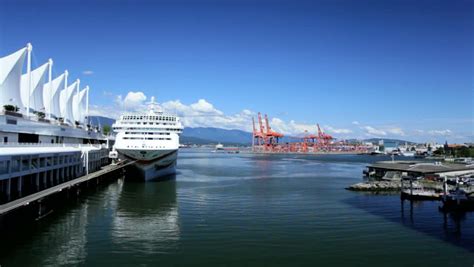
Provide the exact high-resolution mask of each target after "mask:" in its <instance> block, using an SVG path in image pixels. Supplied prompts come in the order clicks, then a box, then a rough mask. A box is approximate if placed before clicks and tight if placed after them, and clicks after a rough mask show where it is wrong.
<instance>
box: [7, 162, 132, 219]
mask: <svg viewBox="0 0 474 267" xmlns="http://www.w3.org/2000/svg"><path fill="white" fill-rule="evenodd" d="M132 163H133V162H131V161H129V162H122V163H120V164H116V165H112V164H111V165H107V166H105V167H103V168H102V169H101V170H99V171H96V172H94V173H91V174H88V175H84V176H81V177H79V178H76V179H73V180H71V181H68V182H65V183H62V184H59V185H56V186H53V187H50V188H48V189H45V190H42V191H40V192H38V193H34V194H31V195H28V196H26V197H23V198H19V199H16V200H14V201H11V202H8V203H6V204H3V205H0V216H2V215H3V214H6V213H8V212H10V211H12V210H15V209H17V208H21V207H23V206H27V205H29V204H30V203H33V202H35V201H40V200H41V199H43V198H46V197H49V196H51V195H54V194H56V193H59V192H61V191H63V190H68V189H70V188H72V187H75V186H79V185H80V184H82V183H85V182H89V181H92V180H96V179H99V178H100V177H102V176H104V175H106V174H110V173H113V172H116V171H118V170H121V169H123V168H125V167H126V166H128V165H130V164H132Z"/></svg>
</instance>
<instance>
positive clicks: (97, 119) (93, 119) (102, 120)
mask: <svg viewBox="0 0 474 267" xmlns="http://www.w3.org/2000/svg"><path fill="white" fill-rule="evenodd" d="M89 118H90V120H89V121H90V123H91V124H92V125H96V126H98V125H99V124H100V125H101V126H102V127H104V126H105V125H108V126H112V124H113V123H114V122H115V119H111V118H107V117H102V116H90V117H89Z"/></svg>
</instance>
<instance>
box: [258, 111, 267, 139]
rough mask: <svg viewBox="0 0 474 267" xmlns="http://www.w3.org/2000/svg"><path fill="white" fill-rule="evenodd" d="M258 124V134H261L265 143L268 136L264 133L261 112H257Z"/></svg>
mask: <svg viewBox="0 0 474 267" xmlns="http://www.w3.org/2000/svg"><path fill="white" fill-rule="evenodd" d="M258 125H259V126H260V135H261V136H262V141H263V144H266V143H267V139H268V137H267V135H266V134H265V128H264V126H263V122H262V114H260V112H259V113H258Z"/></svg>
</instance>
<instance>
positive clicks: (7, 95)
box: [0, 47, 27, 108]
mask: <svg viewBox="0 0 474 267" xmlns="http://www.w3.org/2000/svg"><path fill="white" fill-rule="evenodd" d="M26 52H27V48H26V47H25V48H22V49H20V50H18V51H16V52H15V53H13V54H11V55H8V56H6V57H2V58H0V105H1V106H3V105H16V106H18V107H20V108H21V107H22V103H21V94H20V81H21V71H22V69H23V62H24V61H25V56H26Z"/></svg>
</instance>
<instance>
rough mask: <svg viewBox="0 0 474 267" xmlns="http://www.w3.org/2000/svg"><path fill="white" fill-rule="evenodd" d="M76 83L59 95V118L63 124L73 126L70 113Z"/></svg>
mask: <svg viewBox="0 0 474 267" xmlns="http://www.w3.org/2000/svg"><path fill="white" fill-rule="evenodd" d="M77 84H78V83H77V81H75V82H74V83H73V84H71V85H69V86H68V87H67V88H66V89H64V90H62V91H61V93H60V95H59V107H60V109H61V117H62V118H63V119H64V122H69V123H70V124H74V116H73V113H72V96H73V95H74V93H75V91H76V90H77V89H76V88H77Z"/></svg>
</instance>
